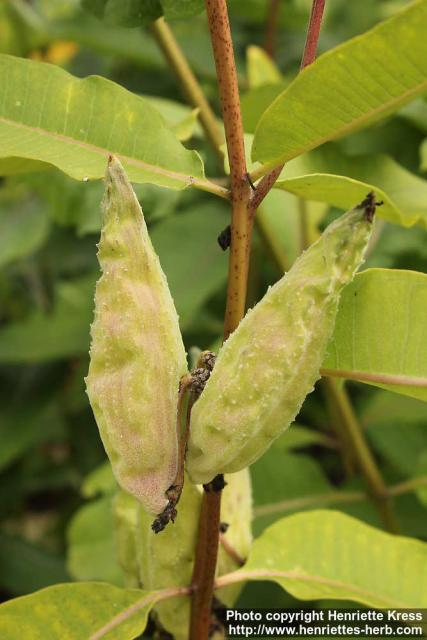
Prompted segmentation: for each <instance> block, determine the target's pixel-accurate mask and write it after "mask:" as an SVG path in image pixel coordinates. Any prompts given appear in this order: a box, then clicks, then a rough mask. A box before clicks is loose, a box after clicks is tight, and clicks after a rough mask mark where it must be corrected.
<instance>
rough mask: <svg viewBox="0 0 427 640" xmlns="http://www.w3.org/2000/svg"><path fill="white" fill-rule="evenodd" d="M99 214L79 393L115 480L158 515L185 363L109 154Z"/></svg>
mask: <svg viewBox="0 0 427 640" xmlns="http://www.w3.org/2000/svg"><path fill="white" fill-rule="evenodd" d="M103 218H104V220H103V228H102V232H101V240H100V243H99V245H98V247H99V250H98V259H99V263H100V265H101V269H102V276H101V278H100V280H99V281H98V283H97V285H96V294H95V320H94V322H93V324H92V329H91V333H92V346H91V350H90V356H91V361H90V367H89V374H88V377H87V378H86V385H87V391H88V395H89V400H90V403H91V405H92V409H93V412H94V414H95V418H96V421H97V423H98V427H99V431H100V434H101V438H102V441H103V443H104V446H105V449H106V451H107V454H108V457H109V458H110V461H111V465H112V468H113V472H114V475H115V476H116V479H117V481H118V483H119V484H120V486H121V487H122V488H123V489H125V490H126V491H128V492H129V493H131V494H132V495H134V496H135V497H136V498H137V499H138V500H139V501H140V502H141V504H142V505H143V507H144V509H146V510H147V511H148V512H150V513H152V514H158V513H160V512H161V511H162V509H163V508H164V507H165V506H166V504H167V499H166V498H165V491H166V490H167V489H168V488H169V487H170V485H171V484H172V483H173V481H174V478H175V475H176V471H177V457H178V442H177V435H176V406H177V398H178V386H179V380H180V378H181V376H182V375H183V374H184V373H186V371H187V364H186V356H185V350H184V346H183V343H182V338H181V333H180V331H179V325H178V316H177V314H176V311H175V307H174V304H173V300H172V297H171V295H170V291H169V288H168V285H167V281H166V278H165V275H164V273H163V271H162V269H161V266H160V263H159V259H158V256H157V255H156V253H155V251H154V249H153V246H152V244H151V241H150V238H149V236H148V232H147V227H146V225H145V221H144V218H143V215H142V211H141V207H140V206H139V202H138V200H137V198H136V196H135V194H134V192H133V189H132V186H131V185H130V183H129V181H128V179H127V177H126V174H125V172H124V170H123V168H122V166H121V165H120V163H119V162H118V160H116V159H115V158H110V161H109V163H108V168H107V174H106V190H105V196H104V202H103Z"/></svg>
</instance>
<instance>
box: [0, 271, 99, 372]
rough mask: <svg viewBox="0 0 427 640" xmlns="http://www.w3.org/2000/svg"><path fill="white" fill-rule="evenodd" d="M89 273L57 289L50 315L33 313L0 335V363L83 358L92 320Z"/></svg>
mask: <svg viewBox="0 0 427 640" xmlns="http://www.w3.org/2000/svg"><path fill="white" fill-rule="evenodd" d="M96 277H97V274H95V273H93V274H90V275H88V276H83V277H82V278H78V279H75V280H71V281H68V282H61V283H60V284H59V285H57V290H56V296H55V306H54V309H53V310H52V312H50V313H43V312H41V311H35V312H33V313H32V314H31V315H30V316H29V317H28V318H26V319H25V320H23V321H21V322H17V323H15V324H10V325H8V326H6V327H5V328H3V329H2V330H1V331H0V362H1V363H6V362H7V363H19V362H21V363H22V362H44V361H46V360H55V359H58V358H65V357H68V356H75V355H82V354H86V353H87V352H88V350H89V328H90V323H91V322H92V317H93V292H94V287H95V280H96Z"/></svg>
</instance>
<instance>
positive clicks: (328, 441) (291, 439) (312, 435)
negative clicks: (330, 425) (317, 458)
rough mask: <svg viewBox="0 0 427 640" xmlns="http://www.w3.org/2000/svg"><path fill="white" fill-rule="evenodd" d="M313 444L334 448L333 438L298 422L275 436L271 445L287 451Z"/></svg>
mask: <svg viewBox="0 0 427 640" xmlns="http://www.w3.org/2000/svg"><path fill="white" fill-rule="evenodd" d="M313 445H317V446H321V447H328V448H331V447H332V448H334V440H333V439H332V438H330V437H329V436H327V435H324V434H323V433H321V432H320V431H315V430H314V429H309V428H308V427H303V426H301V425H300V424H291V426H290V427H289V429H287V431H286V432H285V433H284V434H283V435H282V436H280V437H279V438H277V440H276V441H275V442H274V444H273V447H276V448H278V449H280V450H281V451H288V450H291V449H303V448H305V447H311V446H313Z"/></svg>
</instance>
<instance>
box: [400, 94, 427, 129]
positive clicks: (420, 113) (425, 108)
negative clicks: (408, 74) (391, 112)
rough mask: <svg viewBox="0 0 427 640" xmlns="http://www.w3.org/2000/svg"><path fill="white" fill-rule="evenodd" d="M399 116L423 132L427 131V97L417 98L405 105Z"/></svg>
mask: <svg viewBox="0 0 427 640" xmlns="http://www.w3.org/2000/svg"><path fill="white" fill-rule="evenodd" d="M398 116H399V117H400V118H403V119H404V120H407V121H408V122H410V123H411V124H413V125H414V126H415V127H417V128H418V129H419V130H420V131H422V132H423V133H427V102H426V100H425V98H417V99H416V100H413V101H412V102H410V103H409V104H407V105H405V106H404V107H403V109H401V110H400V111H399V113H398Z"/></svg>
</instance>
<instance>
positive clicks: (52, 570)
mask: <svg viewBox="0 0 427 640" xmlns="http://www.w3.org/2000/svg"><path fill="white" fill-rule="evenodd" d="M66 580H69V576H68V574H67V571H66V569H65V563H64V559H63V558H61V557H60V556H59V555H55V554H53V553H51V552H49V551H46V550H45V549H41V548H39V547H36V546H35V545H33V544H31V543H29V542H27V541H25V540H22V539H20V538H18V537H16V536H13V537H12V536H11V535H8V534H7V533H5V532H3V531H0V585H1V587H2V588H3V589H4V590H7V591H10V592H11V593H13V594H15V595H21V594H25V593H30V592H31V591H35V590H36V589H42V588H43V587H47V586H49V585H51V584H55V583H56V582H65V581H66ZM0 612H1V608H0ZM1 625H2V622H1V613H0V628H1ZM1 637H2V639H3V635H1Z"/></svg>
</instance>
